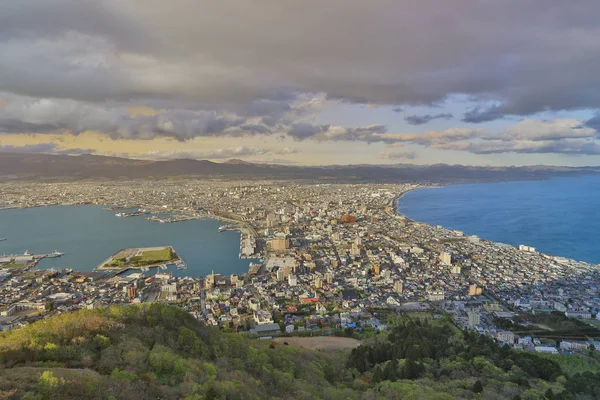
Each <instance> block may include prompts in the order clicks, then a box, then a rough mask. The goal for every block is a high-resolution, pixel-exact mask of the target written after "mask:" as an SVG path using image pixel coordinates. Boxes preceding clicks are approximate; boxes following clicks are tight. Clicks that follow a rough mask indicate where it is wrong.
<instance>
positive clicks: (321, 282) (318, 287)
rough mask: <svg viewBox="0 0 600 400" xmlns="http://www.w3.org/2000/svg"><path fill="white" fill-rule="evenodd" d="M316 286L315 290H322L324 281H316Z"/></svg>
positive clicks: (318, 279) (319, 279)
mask: <svg viewBox="0 0 600 400" xmlns="http://www.w3.org/2000/svg"><path fill="white" fill-rule="evenodd" d="M314 286H315V289H321V288H322V287H323V281H322V280H321V278H317V279H315V281H314Z"/></svg>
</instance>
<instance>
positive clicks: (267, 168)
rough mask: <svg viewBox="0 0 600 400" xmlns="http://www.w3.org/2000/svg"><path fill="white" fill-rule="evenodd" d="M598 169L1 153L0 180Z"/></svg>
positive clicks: (490, 175) (347, 178)
mask: <svg viewBox="0 0 600 400" xmlns="http://www.w3.org/2000/svg"><path fill="white" fill-rule="evenodd" d="M598 172H600V167H553V166H529V167H475V166H463V165H446V164H435V165H411V164H395V165H347V166H335V165H332V166H319V167H303V166H287V165H275V164H253V163H249V162H243V161H240V160H235V159H234V160H229V161H227V162H223V163H215V162H211V161H207V160H190V159H177V160H168V161H151V160H134V159H128V158H117V157H106V156H96V155H89V154H87V155H79V156H68V155H50V154H21V153H0V179H51V180H80V179H146V178H154V179H157V178H173V177H199V178H207V177H211V178H231V179H296V180H319V181H334V182H339V181H343V182H393V183H397V182H409V181H419V182H430V183H440V184H444V183H466V182H493V181H513V180H538V179H548V178H551V177H560V176H579V175H589V174H595V173H598Z"/></svg>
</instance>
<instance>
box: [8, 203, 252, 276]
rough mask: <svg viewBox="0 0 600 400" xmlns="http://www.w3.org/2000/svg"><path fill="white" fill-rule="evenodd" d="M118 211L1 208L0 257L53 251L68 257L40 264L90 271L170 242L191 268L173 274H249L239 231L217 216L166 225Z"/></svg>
mask: <svg viewBox="0 0 600 400" xmlns="http://www.w3.org/2000/svg"><path fill="white" fill-rule="evenodd" d="M116 212H118V211H109V210H104V209H103V208H102V207H97V206H56V207H39V208H28V209H11V210H1V211H0V238H4V237H5V238H7V239H8V240H6V241H3V242H0V255H2V254H3V253H5V254H22V253H23V252H25V251H26V250H29V251H30V252H31V253H32V254H45V253H50V252H52V251H54V250H58V251H61V252H63V253H65V255H64V256H63V257H60V258H54V259H44V260H42V261H41V262H40V264H39V267H40V268H45V269H47V268H58V269H60V268H72V269H74V270H78V271H91V270H92V269H93V268H94V267H95V266H97V265H98V264H100V263H101V262H102V261H104V260H106V259H107V258H108V257H109V256H111V255H112V254H114V253H116V252H117V250H119V249H122V248H127V247H152V246H168V245H171V246H173V247H174V248H175V251H176V252H177V253H178V254H179V256H180V257H181V258H183V260H184V261H185V262H186V263H187V265H188V269H187V270H181V271H177V270H176V269H175V268H170V269H169V270H170V271H171V272H173V274H174V275H178V276H190V277H199V276H205V275H207V274H208V273H210V271H211V270H212V269H213V268H214V270H215V272H217V273H221V274H231V273H245V272H247V271H248V264H249V262H250V261H255V260H248V259H240V258H239V252H240V234H239V232H237V231H226V232H222V233H219V232H218V231H217V230H218V228H219V226H220V225H221V224H222V223H221V222H219V221H216V220H191V221H184V222H176V223H166V224H161V223H158V222H152V221H147V220H146V219H145V218H144V216H137V217H127V218H118V217H115V213H116Z"/></svg>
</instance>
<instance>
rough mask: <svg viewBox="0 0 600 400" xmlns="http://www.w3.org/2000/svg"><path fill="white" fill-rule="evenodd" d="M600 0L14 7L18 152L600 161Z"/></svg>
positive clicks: (9, 44) (5, 39) (10, 44)
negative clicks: (570, 0)
mask: <svg viewBox="0 0 600 400" xmlns="http://www.w3.org/2000/svg"><path fill="white" fill-rule="evenodd" d="M598 21H600V2H599V1H598V0H575V1H573V2H568V1H564V0H502V1H494V0H454V1H447V0H369V1H364V0H360V1H359V0H327V1H323V0H319V1H316V0H302V1H292V0H269V1H267V0H231V1H214V0H171V1H164V0H29V1H26V2H25V1H5V2H2V3H1V4H0V152H23V153H50V154H70V155H78V154H87V153H90V154H100V155H108V156H118V157H130V158H143V159H161V160H163V159H172V158H193V159H208V160H213V161H218V162H222V161H226V160H229V159H242V160H245V161H249V162H261V163H276V164H293V165H332V164H397V163H413V164H435V163H447V164H465V165H466V164H469V165H537V164H547V165H574V166H579V165H600V138H599V131H600V74H599V73H598V71H600V24H598Z"/></svg>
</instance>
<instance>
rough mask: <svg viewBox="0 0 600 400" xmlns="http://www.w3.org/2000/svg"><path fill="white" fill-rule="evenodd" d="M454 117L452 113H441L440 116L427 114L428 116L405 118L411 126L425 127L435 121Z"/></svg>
mask: <svg viewBox="0 0 600 400" xmlns="http://www.w3.org/2000/svg"><path fill="white" fill-rule="evenodd" d="M452 117H453V115H452V114H451V113H440V114H435V115H433V114H426V115H409V116H406V117H404V120H405V121H406V122H407V123H409V124H410V125H423V124H426V123H428V122H431V121H433V120H434V119H450V118H452Z"/></svg>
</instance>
